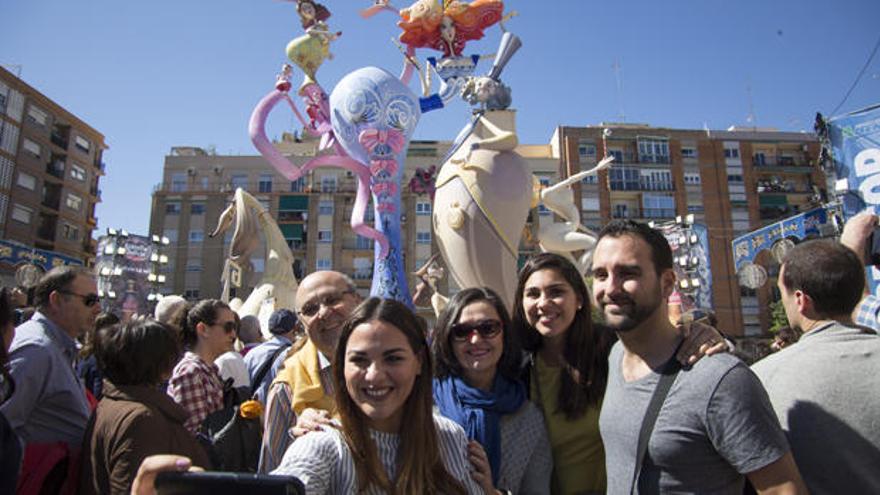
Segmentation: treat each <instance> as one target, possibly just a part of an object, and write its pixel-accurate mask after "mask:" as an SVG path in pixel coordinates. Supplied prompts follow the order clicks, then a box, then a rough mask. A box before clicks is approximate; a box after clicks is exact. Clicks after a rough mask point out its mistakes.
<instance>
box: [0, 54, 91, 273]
mask: <svg viewBox="0 0 880 495" xmlns="http://www.w3.org/2000/svg"><path fill="white" fill-rule="evenodd" d="M106 148H107V146H106V145H105V143H104V136H103V135H102V134H101V133H100V132H98V131H96V130H95V129H93V128H92V127H91V126H89V125H88V124H86V123H85V122H83V121H82V120H80V119H79V118H77V117H76V116H75V115H73V114H72V113H70V112H69V111H67V110H65V109H64V108H63V107H62V106H61V105H59V104H58V103H56V102H54V101H53V100H51V99H50V98H48V97H47V96H45V95H43V94H42V93H40V92H39V91H38V90H36V89H34V88H33V87H31V86H29V85H28V84H27V83H25V82H24V81H22V80H21V79H19V78H18V77H16V76H15V75H14V74H12V73H10V72H9V71H7V70H5V69H3V68H2V67H0V238H2V239H4V240H5V241H10V242H12V243H15V244H16V245H21V246H25V247H29V248H34V249H37V250H40V251H39V252H41V253H58V254H60V255H62V256H63V257H66V258H69V259H74V260H79V261H82V262H84V263H87V264H88V263H91V262H92V261H93V260H94V257H95V242H94V241H93V240H92V230H93V229H94V228H95V227H96V226H97V222H98V221H97V218H96V217H95V206H96V205H97V204H98V203H99V202H100V201H101V190H100V189H99V187H98V186H99V181H100V179H101V176H103V175H104V169H105V166H104V162H103V161H102V154H103V151H104V150H105V149H106ZM42 257H44V258H45V257H46V256H45V255H43V256H42ZM7 261H8V260H7ZM15 268H16V265H15V263H13V262H5V263H0V275H2V276H3V278H4V280H7V281H9V280H11V279H10V277H11V274H12V273H13V272H14V270H15Z"/></svg>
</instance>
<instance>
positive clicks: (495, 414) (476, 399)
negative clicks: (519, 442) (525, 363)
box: [434, 373, 526, 485]
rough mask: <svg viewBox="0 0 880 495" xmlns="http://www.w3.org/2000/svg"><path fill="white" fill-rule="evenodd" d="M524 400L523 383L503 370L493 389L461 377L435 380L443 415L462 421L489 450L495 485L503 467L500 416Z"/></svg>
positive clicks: (468, 432)
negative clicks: (483, 389) (485, 390)
mask: <svg viewBox="0 0 880 495" xmlns="http://www.w3.org/2000/svg"><path fill="white" fill-rule="evenodd" d="M525 400H526V388H525V386H524V385H523V384H522V382H520V381H514V380H508V379H507V378H505V377H503V376H501V374H500V373H497V374H496V375H495V383H494V384H492V391H491V392H484V391H482V390H480V389H478V388H474V387H471V386H470V385H468V384H467V383H465V381H464V379H462V378H460V377H453V376H447V377H446V378H438V379H435V380H434V403H435V404H437V408H438V409H439V410H440V414H441V415H443V416H445V417H447V418H449V419H451V420H453V421H455V422H456V423H458V424H460V425H461V426H462V427H463V428H464V431H465V433H467V436H468V438H470V439H472V440H476V441H478V442H480V445H482V446H483V448H484V449H486V455H487V456H488V457H489V465H490V466H491V467H492V482H493V483H494V484H496V485H497V483H498V476H499V474H500V467H501V416H503V415H505V414H510V413H513V412H516V411H518V410H519V408H520V407H522V405H523V402H525Z"/></svg>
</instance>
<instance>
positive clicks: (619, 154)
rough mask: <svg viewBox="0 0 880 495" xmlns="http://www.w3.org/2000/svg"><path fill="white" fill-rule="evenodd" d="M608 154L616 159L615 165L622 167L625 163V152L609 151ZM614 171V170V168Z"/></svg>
mask: <svg viewBox="0 0 880 495" xmlns="http://www.w3.org/2000/svg"><path fill="white" fill-rule="evenodd" d="M608 154H609V155H611V156H613V157H614V163H613V165H620V164H621V163H623V150H608ZM612 170H614V169H613V168H612Z"/></svg>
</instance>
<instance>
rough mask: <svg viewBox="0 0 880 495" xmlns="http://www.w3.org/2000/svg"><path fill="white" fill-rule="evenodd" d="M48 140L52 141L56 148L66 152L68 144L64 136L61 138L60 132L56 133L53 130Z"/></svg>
mask: <svg viewBox="0 0 880 495" xmlns="http://www.w3.org/2000/svg"><path fill="white" fill-rule="evenodd" d="M49 140H50V141H52V144H54V145H55V146H58V147H59V148H61V149H63V150H66V149H67V146H68V144H70V142H69V141H68V140H67V138H66V137H65V136H63V135H62V134H61V133H60V132H56V131H55V130H53V131H52V135H51V136H50V137H49Z"/></svg>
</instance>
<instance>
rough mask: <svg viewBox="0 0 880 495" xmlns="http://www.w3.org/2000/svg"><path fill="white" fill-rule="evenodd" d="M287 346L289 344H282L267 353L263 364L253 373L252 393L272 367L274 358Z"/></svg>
mask: <svg viewBox="0 0 880 495" xmlns="http://www.w3.org/2000/svg"><path fill="white" fill-rule="evenodd" d="M288 347H290V344H284V345H283V346H281V347H279V348H278V349H275V351H274V352H273V353H272V354H270V355H269V359H267V360H266V361H264V362H263V365H262V366H260V369H258V370H257V373H256V374H255V375H254V379H253V381H252V382H251V393H253V391H254V390H256V389H258V388H259V387H260V384H262V383H263V379H264V378H266V373H268V372H269V369H270V368H271V367H272V363H274V362H275V358H277V357H278V355H279V354H281V351H283V350H285V349H287V348H288Z"/></svg>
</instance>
